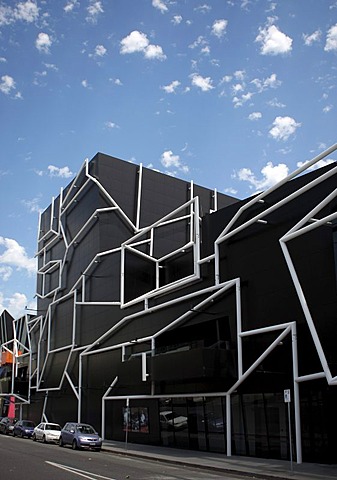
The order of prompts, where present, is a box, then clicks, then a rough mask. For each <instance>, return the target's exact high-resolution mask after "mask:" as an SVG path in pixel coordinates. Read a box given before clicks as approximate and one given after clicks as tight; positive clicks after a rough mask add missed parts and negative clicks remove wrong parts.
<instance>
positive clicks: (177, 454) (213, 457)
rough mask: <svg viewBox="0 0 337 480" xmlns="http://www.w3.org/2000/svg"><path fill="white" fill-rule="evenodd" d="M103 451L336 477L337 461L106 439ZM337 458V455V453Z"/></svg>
mask: <svg viewBox="0 0 337 480" xmlns="http://www.w3.org/2000/svg"><path fill="white" fill-rule="evenodd" d="M102 450H103V451H106V452H110V453H115V454H118V455H127V456H130V457H138V458H146V459H151V460H154V461H161V462H167V463H173V464H175V465H177V464H181V465H186V466H193V467H197V468H202V469H205V470H213V471H216V472H223V473H224V474H225V473H235V474H242V475H243V476H246V477H248V478H249V477H254V478H260V479H272V480H273V479H293V480H330V479H334V480H337V464H336V465H325V464H316V463H302V464H300V465H298V464H296V463H295V462H294V463H293V465H292V467H293V468H292V469H291V463H290V462H289V461H284V460H269V459H261V458H250V457H238V456H233V457H226V456H225V455H222V454H217V453H209V452H200V451H194V450H180V449H175V448H166V447H156V446H152V445H139V444H134V443H128V444H126V443H122V442H114V441H108V440H106V441H104V442H103V447H102ZM336 459H337V455H336Z"/></svg>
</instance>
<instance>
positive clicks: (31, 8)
mask: <svg viewBox="0 0 337 480" xmlns="http://www.w3.org/2000/svg"><path fill="white" fill-rule="evenodd" d="M14 16H15V18H16V19H17V20H22V21H24V22H27V23H32V22H34V21H35V20H37V18H38V16H39V8H38V6H37V5H36V3H35V2H32V1H30V0H28V1H27V2H20V3H18V4H17V6H16V7H15V9H14Z"/></svg>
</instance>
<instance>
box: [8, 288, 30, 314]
mask: <svg viewBox="0 0 337 480" xmlns="http://www.w3.org/2000/svg"><path fill="white" fill-rule="evenodd" d="M7 302H8V308H7V309H6V310H8V311H9V312H10V313H11V315H12V316H13V317H14V318H19V317H20V316H22V315H24V313H25V308H26V306H27V297H26V295H25V294H24V293H18V292H16V293H14V294H13V295H12V296H11V298H9V299H7Z"/></svg>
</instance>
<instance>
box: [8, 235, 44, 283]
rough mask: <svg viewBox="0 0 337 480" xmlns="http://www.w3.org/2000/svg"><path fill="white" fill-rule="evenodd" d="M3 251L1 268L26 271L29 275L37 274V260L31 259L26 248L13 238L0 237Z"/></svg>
mask: <svg viewBox="0 0 337 480" xmlns="http://www.w3.org/2000/svg"><path fill="white" fill-rule="evenodd" d="M0 247H2V248H1V250H3V249H4V251H3V252H2V254H0V266H1V267H4V266H5V267H6V266H7V267H8V266H9V267H13V268H15V269H17V270H25V271H26V272H27V273H28V274H29V275H33V274H35V273H36V259H35V258H29V257H28V255H27V253H26V251H25V249H24V247H22V246H21V245H19V243H18V242H17V241H16V240H14V239H12V238H5V237H0Z"/></svg>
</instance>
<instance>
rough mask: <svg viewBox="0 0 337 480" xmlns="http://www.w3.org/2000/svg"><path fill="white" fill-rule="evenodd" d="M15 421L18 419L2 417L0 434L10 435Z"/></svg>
mask: <svg viewBox="0 0 337 480" xmlns="http://www.w3.org/2000/svg"><path fill="white" fill-rule="evenodd" d="M17 421H18V418H9V417H4V418H3V419H2V420H1V422H0V433H3V434H4V435H10V434H12V433H13V428H14V425H15V424H16V422H17Z"/></svg>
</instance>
